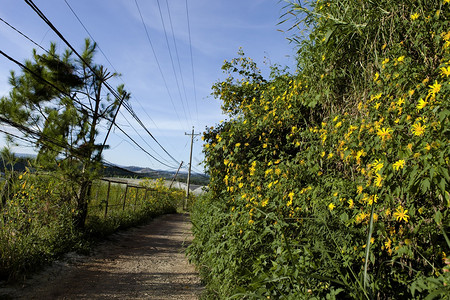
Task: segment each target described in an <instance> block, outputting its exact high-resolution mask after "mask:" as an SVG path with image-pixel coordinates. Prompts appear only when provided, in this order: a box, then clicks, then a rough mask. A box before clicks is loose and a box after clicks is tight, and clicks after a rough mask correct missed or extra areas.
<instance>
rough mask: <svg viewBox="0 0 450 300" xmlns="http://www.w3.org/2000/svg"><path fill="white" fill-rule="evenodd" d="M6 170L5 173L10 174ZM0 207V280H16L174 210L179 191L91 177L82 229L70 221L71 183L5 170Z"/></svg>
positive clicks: (72, 206)
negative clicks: (61, 257) (60, 258)
mask: <svg viewBox="0 0 450 300" xmlns="http://www.w3.org/2000/svg"><path fill="white" fill-rule="evenodd" d="M9 175H10V176H9ZM7 176H8V178H9V179H8V180H7V181H6V180H3V181H2V182H1V184H2V189H3V190H2V192H3V195H4V198H3V200H4V201H2V204H1V206H0V209H1V210H0V279H18V278H20V277H21V276H24V275H26V274H27V273H30V272H33V271H35V270H36V269H37V268H39V267H41V266H42V265H43V264H46V263H48V262H50V261H52V260H54V259H55V258H58V257H60V256H61V255H62V254H63V253H66V252H68V251H88V250H89V248H90V246H91V244H92V242H93V241H95V239H98V238H100V237H103V236H105V235H107V234H110V233H112V232H114V231H116V230H118V229H122V228H126V227H130V226H133V225H136V224H139V223H141V222H144V221H146V220H148V219H149V218H152V217H155V216H158V215H161V214H165V213H174V212H176V208H177V205H178V204H179V203H181V199H182V197H183V196H182V195H183V193H182V192H180V191H176V190H169V189H162V188H160V187H159V186H151V187H150V186H147V192H145V190H146V189H144V187H142V188H141V189H137V188H130V187H129V188H128V191H127V198H126V200H125V201H124V195H125V190H126V185H124V184H111V188H110V191H109V199H108V211H107V214H106V216H105V208H106V199H107V190H108V184H107V183H105V182H103V181H100V180H98V181H94V183H93V187H92V191H91V198H90V201H89V206H88V216H87V220H86V226H85V229H84V231H82V230H80V229H79V228H77V227H76V226H75V225H74V220H75V219H76V214H77V211H76V203H75V201H74V200H73V197H71V194H70V193H71V187H70V186H68V184H67V183H66V182H65V181H64V180H62V178H58V177H57V176H52V175H49V174H40V175H37V174H36V173H31V172H30V171H29V170H27V171H26V172H24V173H16V172H14V173H9V174H7Z"/></svg>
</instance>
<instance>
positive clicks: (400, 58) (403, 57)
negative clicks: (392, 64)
mask: <svg viewBox="0 0 450 300" xmlns="http://www.w3.org/2000/svg"><path fill="white" fill-rule="evenodd" d="M404 60H405V56H404V55H402V56H400V57H399V58H397V61H398V62H403V61H404Z"/></svg>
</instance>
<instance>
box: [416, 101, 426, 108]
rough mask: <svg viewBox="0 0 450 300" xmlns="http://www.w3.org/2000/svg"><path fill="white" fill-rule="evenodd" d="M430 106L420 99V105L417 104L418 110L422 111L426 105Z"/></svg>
mask: <svg viewBox="0 0 450 300" xmlns="http://www.w3.org/2000/svg"><path fill="white" fill-rule="evenodd" d="M427 104H428V102H427V101H425V100H423V99H420V100H419V103H418V104H417V106H416V108H417V110H421V109H422V108H424V107H425V106H426V105H427Z"/></svg>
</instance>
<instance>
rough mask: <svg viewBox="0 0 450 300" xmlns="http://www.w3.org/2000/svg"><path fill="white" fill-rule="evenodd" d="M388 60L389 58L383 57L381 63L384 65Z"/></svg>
mask: <svg viewBox="0 0 450 300" xmlns="http://www.w3.org/2000/svg"><path fill="white" fill-rule="evenodd" d="M388 62H389V58H385V59H384V60H383V61H382V62H381V64H383V65H385V64H387V63H388Z"/></svg>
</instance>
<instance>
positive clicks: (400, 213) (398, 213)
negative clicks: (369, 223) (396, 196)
mask: <svg viewBox="0 0 450 300" xmlns="http://www.w3.org/2000/svg"><path fill="white" fill-rule="evenodd" d="M407 212H408V210H407V209H404V208H403V206H401V205H399V206H398V207H397V208H396V209H395V212H394V213H393V216H394V218H395V219H396V220H397V221H405V222H406V223H408V218H409V216H408V215H407Z"/></svg>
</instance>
